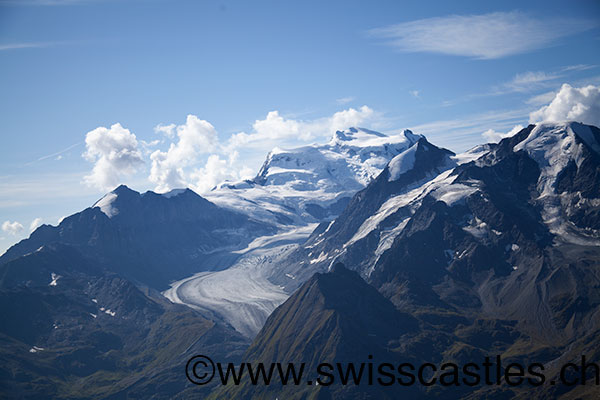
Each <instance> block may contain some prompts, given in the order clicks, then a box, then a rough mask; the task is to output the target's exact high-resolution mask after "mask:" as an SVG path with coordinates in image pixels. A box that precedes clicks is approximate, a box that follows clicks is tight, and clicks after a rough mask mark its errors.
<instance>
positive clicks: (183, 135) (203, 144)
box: [149, 115, 219, 192]
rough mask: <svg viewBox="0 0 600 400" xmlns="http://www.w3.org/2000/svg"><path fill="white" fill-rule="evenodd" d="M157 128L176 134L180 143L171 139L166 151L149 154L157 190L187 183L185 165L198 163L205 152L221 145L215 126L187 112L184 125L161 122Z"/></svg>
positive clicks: (172, 134)
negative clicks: (164, 124) (171, 141)
mask: <svg viewBox="0 0 600 400" xmlns="http://www.w3.org/2000/svg"><path fill="white" fill-rule="evenodd" d="M155 130H156V131H158V132H163V133H165V134H166V135H167V136H169V135H171V136H174V135H175V134H176V135H177V143H171V145H170V147H169V149H168V150H167V151H161V150H156V151H154V152H153V153H152V154H151V155H150V159H151V160H152V168H151V170H150V177H149V179H150V181H151V182H153V183H154V184H156V188H155V190H156V191H157V192H165V191H168V190H170V189H173V188H176V187H186V186H188V185H187V183H188V180H187V177H186V175H185V171H184V168H185V167H188V166H191V165H193V164H196V163H198V162H199V158H200V156H201V155H202V154H208V153H211V152H213V151H215V150H216V149H217V148H218V145H219V143H218V138H217V131H216V130H215V128H214V127H213V126H212V125H211V124H210V123H209V122H207V121H204V120H201V119H199V118H198V117H196V116H195V115H188V116H187V119H186V122H185V124H184V125H178V126H175V125H166V126H163V125H159V126H157V127H156V128H155Z"/></svg>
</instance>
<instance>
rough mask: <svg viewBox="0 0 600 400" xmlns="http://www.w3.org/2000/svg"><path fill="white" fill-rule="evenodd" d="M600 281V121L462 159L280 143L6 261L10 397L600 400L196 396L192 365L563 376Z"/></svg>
mask: <svg viewBox="0 0 600 400" xmlns="http://www.w3.org/2000/svg"><path fill="white" fill-rule="evenodd" d="M342 264H343V265H342ZM599 268H600V129H598V128H596V127H593V126H588V125H584V124H580V123H576V122H566V123H556V124H538V125H530V126H528V127H527V128H525V129H523V130H521V131H520V132H518V133H516V134H515V135H514V136H512V137H509V138H505V139H503V140H502V141H501V142H500V143H497V144H485V145H480V146H477V147H476V148H474V149H471V150H470V151H468V152H466V153H463V154H455V153H453V152H451V151H449V150H447V149H443V148H439V147H437V146H435V145H434V144H431V143H430V142H428V141H427V139H426V138H425V137H423V136H421V135H415V134H413V133H412V132H410V131H404V132H403V133H402V134H399V135H395V136H386V135H383V134H380V133H377V132H374V131H370V130H367V129H361V128H351V129H348V130H347V131H343V132H342V131H338V132H336V133H335V134H334V135H333V137H332V139H331V141H330V142H329V143H327V144H325V145H312V146H306V147H302V148H298V149H292V150H281V149H275V150H273V151H272V152H271V153H269V155H268V156H267V159H266V161H265V163H264V165H263V167H262V168H261V169H260V171H259V173H258V174H257V176H256V177H255V178H254V179H252V180H247V181H242V182H226V183H223V184H221V185H219V186H218V187H216V188H215V189H214V190H213V191H211V192H210V193H209V194H207V195H206V196H205V198H203V197H201V196H199V195H197V194H195V193H194V192H192V191H190V190H176V191H172V192H169V193H167V194H156V193H153V192H146V193H143V194H140V193H138V192H135V191H133V190H131V189H129V188H127V187H125V186H120V187H118V188H117V189H115V190H114V191H113V192H111V193H109V194H107V195H106V196H104V197H103V198H102V199H100V200H99V201H98V202H97V203H96V204H94V205H92V206H91V207H90V208H88V209H86V210H84V211H82V212H80V213H77V214H74V215H72V216H70V217H68V218H65V219H64V220H63V221H62V222H61V223H60V224H59V225H58V226H57V227H53V226H48V225H45V226H42V227H40V228H38V229H37V230H36V231H34V232H33V233H32V235H31V236H30V238H28V239H26V240H24V241H22V242H20V243H18V244H16V245H15V246H13V247H12V248H10V249H9V250H8V251H7V252H6V253H5V254H4V255H2V256H1V257H0V299H1V301H0V309H1V310H2V317H3V319H4V320H5V321H8V323H5V324H3V328H2V330H1V331H0V339H1V340H2V341H4V342H5V345H4V346H3V347H2V348H3V350H2V361H3V365H4V366H3V367H2V370H0V374H1V375H0V380H1V381H2V387H3V388H4V387H5V388H6V389H2V392H3V394H4V395H6V396H5V397H7V398H13V397H14V398H22V397H27V396H29V395H30V396H32V397H36V395H38V396H39V394H40V393H52V396H53V397H56V398H69V397H72V396H75V397H104V398H110V397H111V396H113V398H119V396H122V397H126V396H142V397H145V398H150V397H155V398H168V397H175V396H177V395H179V396H186V395H191V394H202V395H208V392H209V391H211V390H213V389H214V391H213V393H212V394H211V396H213V397H216V398H219V396H225V395H227V396H229V397H231V396H235V397H238V398H273V397H274V396H277V395H280V396H283V397H286V398H398V397H399V396H408V398H426V397H433V396H443V397H445V398H512V397H525V396H528V397H531V392H528V390H529V391H534V393H535V396H534V397H536V398H555V397H558V396H561V397H563V398H593V396H595V395H597V394H598V390H597V386H595V387H594V386H581V385H580V386H574V387H566V386H564V385H544V386H540V387H536V388H531V387H528V388H525V387H510V386H507V385H500V386H496V387H494V386H492V387H490V386H478V387H476V388H471V387H464V386H463V387H451V388H443V387H440V386H433V387H411V388H404V387H388V388H384V387H377V386H367V387H365V386H352V385H350V386H344V385H339V384H336V385H332V386H328V387H324V386H323V387H313V386H310V385H307V386H302V387H301V388H297V387H294V386H287V387H282V386H280V385H279V386H278V385H273V386H264V387H257V386H251V385H247V384H242V385H238V386H235V387H214V386H211V387H204V388H201V389H198V388H195V387H193V386H191V384H189V383H186V382H185V381H184V379H185V376H184V375H183V366H184V365H185V362H186V361H187V359H188V358H189V357H190V356H191V355H193V354H194V352H196V353H198V354H208V353H210V355H211V356H214V357H215V358H217V359H219V358H220V361H225V360H233V361H234V362H237V361H240V360H244V361H246V362H266V363H268V362H274V361H280V362H305V363H306V364H307V366H310V367H311V368H312V367H314V366H315V365H316V364H318V363H319V362H327V361H332V362H333V361H336V362H354V361H357V360H358V361H361V360H363V359H364V358H365V357H366V356H367V355H372V356H374V358H376V359H385V360H386V361H390V362H396V363H397V362H401V361H402V360H404V361H406V360H409V361H411V362H412V361H414V362H418V361H423V360H426V361H430V362H435V363H443V362H450V361H451V362H457V363H467V362H473V361H475V362H476V361H477V360H479V359H482V358H483V357H485V356H486V355H492V356H495V355H502V357H503V358H504V359H506V360H507V362H509V361H518V362H522V363H526V362H542V363H544V364H545V365H547V366H548V371H547V375H548V376H549V377H552V378H556V376H557V374H558V373H559V368H560V364H561V363H565V362H571V361H574V360H578V359H579V358H580V356H581V355H583V354H585V355H587V356H588V358H589V359H594V360H596V361H597V360H598V357H599V356H600V343H599V342H598V339H597V337H599V336H598V335H599V334H600V307H599V305H600V295H599V293H600V290H599V289H600V269H599ZM193 274H197V275H195V276H194V277H191V278H190V276H191V275H193ZM233 277H235V279H234V278H233ZM183 278H185V282H187V283H186V285H187V286H185V285H183V281H179V283H177V284H174V281H176V280H181V279H183ZM208 278H210V279H208ZM169 286H171V287H172V289H174V290H171V291H170V292H168V291H167V292H164V293H169V294H168V295H166V296H167V298H165V297H164V296H162V295H161V294H160V293H159V292H158V291H160V290H165V289H166V288H168V287H169ZM210 287H213V288H215V287H216V288H218V290H216V291H214V290H213V291H212V292H209V291H208V289H209V288H210ZM184 289H185V290H184ZM186 290H187V291H186ZM190 292H197V293H201V294H202V296H196V297H194V296H193V293H192V294H190ZM186 294H187V297H186V296H184V295H186ZM205 294H206V295H205ZM288 297H289V298H288ZM267 298H268V299H269V300H268V301H264V300H266V299H267ZM168 300H171V301H168ZM209 300H210V301H209ZM173 302H175V303H183V304H173ZM186 305H188V306H189V307H186ZM117 321H118V323H117ZM248 321H249V322H248ZM186 357H187V358H186ZM134 371H135V372H134ZM109 388H111V389H109ZM48 391H51V392H48Z"/></svg>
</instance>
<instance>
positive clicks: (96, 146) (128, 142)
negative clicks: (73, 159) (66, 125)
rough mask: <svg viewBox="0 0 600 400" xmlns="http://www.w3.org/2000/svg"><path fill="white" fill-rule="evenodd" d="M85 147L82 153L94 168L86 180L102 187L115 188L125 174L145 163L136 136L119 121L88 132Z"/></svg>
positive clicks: (92, 184)
mask: <svg viewBox="0 0 600 400" xmlns="http://www.w3.org/2000/svg"><path fill="white" fill-rule="evenodd" d="M85 146H86V148H87V151H86V152H85V153H84V154H83V156H84V157H85V158H86V159H87V160H88V161H90V162H93V163H94V168H93V169H92V172H91V174H90V175H87V176H85V177H84V181H85V182H86V183H87V184H88V186H93V187H96V188H98V189H100V190H110V189H113V188H114V187H115V186H117V185H118V184H119V183H120V179H122V177H123V176H128V175H132V174H133V173H135V172H136V171H137V169H138V168H139V167H140V166H141V165H142V164H143V163H144V162H143V160H142V155H141V153H140V151H139V149H138V142H137V139H136V137H135V135H134V134H133V133H131V132H129V130H128V129H125V128H123V127H122V126H121V124H118V123H117V124H114V125H112V126H111V127H110V129H108V128H105V127H99V128H96V129H94V130H93V131H90V132H88V133H87V134H86V136H85Z"/></svg>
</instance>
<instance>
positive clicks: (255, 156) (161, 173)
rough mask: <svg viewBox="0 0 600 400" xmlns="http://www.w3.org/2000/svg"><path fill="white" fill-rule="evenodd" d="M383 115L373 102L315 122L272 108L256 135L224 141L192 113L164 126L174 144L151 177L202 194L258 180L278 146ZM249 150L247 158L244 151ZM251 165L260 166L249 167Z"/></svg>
mask: <svg viewBox="0 0 600 400" xmlns="http://www.w3.org/2000/svg"><path fill="white" fill-rule="evenodd" d="M376 116H378V114H377V113H376V112H375V111H373V110H372V109H370V108H369V107H367V106H363V107H360V108H358V109H354V108H348V109H346V110H342V111H339V112H336V113H335V114H333V115H331V116H329V117H324V118H318V119H314V120H299V119H294V118H287V117H285V116H282V115H281V114H280V113H279V112H278V111H271V112H269V113H268V114H267V116H266V117H265V118H264V119H260V120H256V121H254V123H253V125H252V130H251V131H250V133H246V132H239V133H235V134H233V135H231V136H230V138H229V139H228V141H227V142H225V143H220V142H219V139H218V135H217V131H216V130H215V128H214V127H213V126H212V125H211V124H210V123H209V122H207V121H203V120H200V119H199V118H198V117H196V116H194V115H188V117H187V120H186V123H185V124H183V125H175V124H168V125H158V126H157V127H156V128H155V131H156V132H157V133H160V134H162V135H164V137H165V138H166V140H167V142H170V146H169V149H168V150H167V151H162V150H156V151H154V152H152V154H151V155H150V159H151V161H152V166H151V171H150V176H149V180H150V181H151V182H153V183H154V184H155V185H156V186H155V189H154V190H155V191H157V192H159V193H162V192H166V191H168V190H171V189H174V188H180V187H190V188H192V189H193V190H195V191H196V192H198V193H204V192H206V191H209V190H210V189H212V188H213V187H214V186H216V185H218V184H219V183H221V182H224V181H238V180H241V179H248V178H252V177H253V176H254V175H255V174H256V171H257V168H258V166H260V163H261V162H262V161H263V160H264V157H265V155H266V154H267V152H268V151H270V150H272V149H273V148H274V147H275V146H281V147H285V146H297V145H302V144H307V143H309V142H310V141H315V140H323V139H325V140H326V139H329V138H330V137H331V136H332V135H333V133H334V132H335V131H336V130H340V129H346V128H348V127H351V126H357V125H361V124H364V123H367V122H369V121H371V120H373V119H374V118H375V117H376ZM241 151H243V154H244V159H243V160H240V157H239V154H240V152H241ZM248 164H251V165H253V166H255V167H256V168H254V169H253V168H250V167H248Z"/></svg>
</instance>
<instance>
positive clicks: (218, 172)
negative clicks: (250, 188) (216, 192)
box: [190, 152, 256, 193]
mask: <svg viewBox="0 0 600 400" xmlns="http://www.w3.org/2000/svg"><path fill="white" fill-rule="evenodd" d="M237 157H238V153H237V152H234V153H233V154H232V156H231V157H229V160H224V159H222V158H221V157H220V156H219V155H217V154H211V155H210V156H209V157H208V159H207V160H206V165H205V166H204V167H203V168H199V169H196V170H194V171H193V172H192V173H191V174H190V178H191V179H192V184H191V187H192V189H193V190H194V191H196V192H198V193H205V192H208V191H209V190H211V189H212V188H213V187H215V186H216V185H217V184H219V183H221V182H224V181H237V180H240V179H249V178H252V177H253V175H255V174H256V172H254V171H252V170H251V169H250V168H248V167H242V169H240V170H238V169H237V168H235V167H234V164H235V162H236V161H237Z"/></svg>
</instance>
